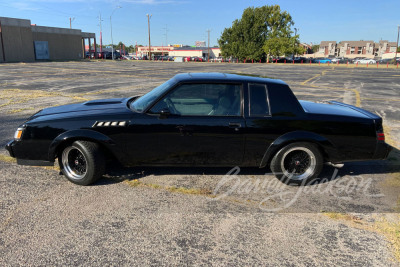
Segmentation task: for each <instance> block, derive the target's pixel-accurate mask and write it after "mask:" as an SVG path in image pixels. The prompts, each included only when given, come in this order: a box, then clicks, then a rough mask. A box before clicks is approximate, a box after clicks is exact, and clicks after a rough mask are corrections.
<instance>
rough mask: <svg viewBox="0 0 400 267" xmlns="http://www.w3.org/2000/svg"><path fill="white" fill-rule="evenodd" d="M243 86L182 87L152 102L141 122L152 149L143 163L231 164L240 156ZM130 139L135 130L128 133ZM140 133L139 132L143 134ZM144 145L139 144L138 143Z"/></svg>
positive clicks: (189, 84) (237, 160)
mask: <svg viewBox="0 0 400 267" xmlns="http://www.w3.org/2000/svg"><path fill="white" fill-rule="evenodd" d="M242 112H243V108H242V85H241V84H230V83H183V84H179V85H177V86H176V87H175V88H174V89H173V90H171V91H170V92H169V93H168V94H167V95H165V96H164V97H163V98H162V99H160V100H159V101H158V102H157V103H155V104H154V105H153V106H152V107H151V108H150V109H149V110H148V111H147V113H146V114H145V115H144V116H146V119H145V120H143V123H141V122H140V120H136V122H135V124H133V125H132V127H134V128H140V129H141V130H140V132H141V133H145V138H144V139H143V140H145V141H146V142H151V145H150V147H151V151H148V150H146V151H142V152H141V156H140V157H141V163H142V164H146V163H148V164H152V165H154V164H162V165H189V166H193V165H197V166H233V165H238V164H240V163H241V161H242V158H243V153H244V137H243V128H244V126H245V124H244V118H243V115H242ZM131 133H132V136H131V137H132V138H135V134H136V137H137V131H135V130H132V131H131ZM142 135H143V134H142ZM142 145H143V144H142Z"/></svg>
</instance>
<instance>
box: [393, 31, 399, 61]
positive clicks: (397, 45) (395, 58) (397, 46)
mask: <svg viewBox="0 0 400 267" xmlns="http://www.w3.org/2000/svg"><path fill="white" fill-rule="evenodd" d="M399 33H400V25H397V44H396V55H395V56H394V63H396V61H397V49H398V48H399Z"/></svg>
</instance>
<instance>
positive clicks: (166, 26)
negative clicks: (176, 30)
mask: <svg viewBox="0 0 400 267" xmlns="http://www.w3.org/2000/svg"><path fill="white" fill-rule="evenodd" d="M164 29H165V46H166V47H167V51H168V55H169V50H168V25H167V24H165V28H164ZM163 56H164V48H163Z"/></svg>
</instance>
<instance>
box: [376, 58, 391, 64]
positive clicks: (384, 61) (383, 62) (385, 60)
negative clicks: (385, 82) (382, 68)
mask: <svg viewBox="0 0 400 267" xmlns="http://www.w3.org/2000/svg"><path fill="white" fill-rule="evenodd" d="M392 61H394V59H393V58H383V59H381V60H379V61H378V62H379V64H386V63H391V62H392Z"/></svg>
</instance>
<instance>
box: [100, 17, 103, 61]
mask: <svg viewBox="0 0 400 267" xmlns="http://www.w3.org/2000/svg"><path fill="white" fill-rule="evenodd" d="M102 21H103V20H102V19H101V13H99V23H100V54H101V57H103V53H102V52H103V35H102V30H101V22H102Z"/></svg>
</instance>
